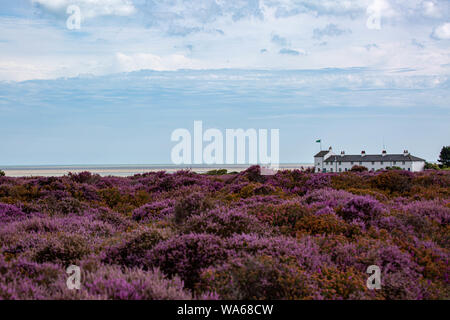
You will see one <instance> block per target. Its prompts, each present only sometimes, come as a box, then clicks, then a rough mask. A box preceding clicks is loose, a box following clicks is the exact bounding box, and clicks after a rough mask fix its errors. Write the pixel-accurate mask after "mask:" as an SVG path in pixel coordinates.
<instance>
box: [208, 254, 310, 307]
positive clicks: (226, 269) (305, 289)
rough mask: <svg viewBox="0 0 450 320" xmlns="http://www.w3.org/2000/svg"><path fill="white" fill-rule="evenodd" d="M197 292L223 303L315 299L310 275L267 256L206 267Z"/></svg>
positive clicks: (239, 259)
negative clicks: (212, 295) (212, 294)
mask: <svg viewBox="0 0 450 320" xmlns="http://www.w3.org/2000/svg"><path fill="white" fill-rule="evenodd" d="M201 280H202V281H201V284H200V288H202V289H207V290H213V291H215V292H217V293H218V294H219V296H220V297H221V298H222V299H226V300H268V299H270V300H280V299H308V298H309V299H311V298H316V295H317V290H316V289H317V287H315V286H314V285H315V284H314V283H313V282H312V281H311V280H310V275H309V274H307V273H306V272H305V271H303V270H301V269H299V268H298V267H297V266H296V265H295V263H294V262H292V261H289V260H287V261H280V260H278V259H277V258H274V257H271V256H244V257H242V258H238V259H232V260H230V261H228V262H226V263H225V264H222V265H220V266H216V267H210V268H208V269H206V270H204V271H203V273H202V275H201Z"/></svg>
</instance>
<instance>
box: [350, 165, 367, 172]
mask: <svg viewBox="0 0 450 320" xmlns="http://www.w3.org/2000/svg"><path fill="white" fill-rule="evenodd" d="M350 171H352V172H364V171H369V169H367V168H366V167H364V166H358V165H354V166H353V167H352V168H351V169H350Z"/></svg>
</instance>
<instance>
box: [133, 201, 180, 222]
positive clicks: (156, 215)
mask: <svg viewBox="0 0 450 320" xmlns="http://www.w3.org/2000/svg"><path fill="white" fill-rule="evenodd" d="M174 206H175V201H174V200H172V199H165V200H162V201H155V202H151V203H147V204H145V205H143V206H141V207H139V208H137V209H135V210H134V211H133V219H134V220H137V221H144V222H148V221H157V220H161V219H164V218H168V217H169V216H173V215H174V213H175V208H174ZM179 210H181V209H180V208H179Z"/></svg>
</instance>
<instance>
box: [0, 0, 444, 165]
mask: <svg viewBox="0 0 450 320" xmlns="http://www.w3.org/2000/svg"><path fill="white" fill-rule="evenodd" d="M74 6H75V9H77V10H79V13H80V24H79V28H73V26H74V24H73V22H74V21H75V20H74V19H73V17H74V12H75V11H73V8H74ZM68 9H69V10H68ZM75 27H76V25H75ZM449 75H450V2H449V1H447V0H429V1H428V0H427V1H423V0H409V1H406V0H405V1H403V0H359V1H355V0H333V1H331V0H248V1H244V0H227V1H225V0H197V1H184V0H160V1H156V0H154V1H150V0H97V1H96V0H16V1H1V2H0V165H20V164H23V165H38V164H152V163H155V164H164V163H170V151H171V149H172V147H173V146H174V143H173V142H171V140H170V135H171V132H172V131H173V130H175V129H177V128H187V129H189V130H192V128H193V121H194V120H201V121H203V126H204V127H205V128H218V129H221V130H225V129H227V128H244V129H248V128H263V129H280V161H281V162H282V163H297V162H303V163H304V162H307V163H310V162H313V155H314V153H316V152H317V151H318V150H319V145H318V144H316V143H315V140H317V139H321V140H322V146H323V147H325V146H326V147H328V146H330V145H331V146H333V149H334V150H335V152H337V153H338V152H340V151H341V150H345V151H346V153H347V154H350V153H359V152H360V151H361V150H365V151H366V152H367V153H375V154H376V153H380V152H381V150H382V148H383V145H385V146H386V148H387V151H388V152H391V153H401V152H402V151H403V150H404V149H408V150H409V151H410V152H411V153H412V154H414V155H416V156H419V157H422V158H425V159H426V160H428V161H436V160H437V157H438V154H439V151H440V149H441V148H442V146H443V145H448V144H449V140H450V139H449V138H450V129H449V125H448V123H449V120H450V112H449V111H450V90H449V89H450V80H449Z"/></svg>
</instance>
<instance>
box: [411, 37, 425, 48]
mask: <svg viewBox="0 0 450 320" xmlns="http://www.w3.org/2000/svg"><path fill="white" fill-rule="evenodd" d="M411 44H412V45H413V46H416V47H417V48H419V49H423V48H425V45H424V44H423V43H420V42H419V41H417V40H416V39H412V40H411Z"/></svg>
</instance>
